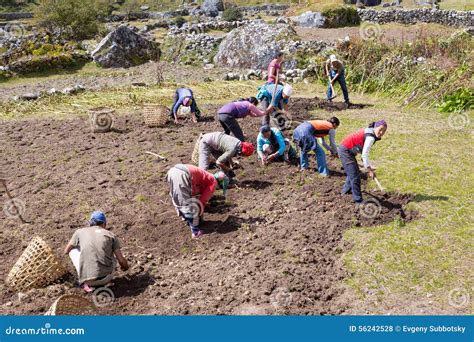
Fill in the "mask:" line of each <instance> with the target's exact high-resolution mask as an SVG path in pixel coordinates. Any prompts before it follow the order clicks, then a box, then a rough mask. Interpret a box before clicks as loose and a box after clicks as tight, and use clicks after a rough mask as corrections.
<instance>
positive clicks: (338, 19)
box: [321, 6, 360, 28]
mask: <svg viewBox="0 0 474 342" xmlns="http://www.w3.org/2000/svg"><path fill="white" fill-rule="evenodd" d="M321 14H322V15H323V16H324V17H325V18H326V22H325V26H326V27H328V28H333V27H344V26H356V25H359V24H360V17H359V14H358V13H357V10H356V9H355V8H353V7H347V6H343V7H336V8H330V9H327V10H325V11H323V12H322V13H321Z"/></svg>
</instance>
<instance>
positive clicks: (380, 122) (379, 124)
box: [374, 120, 387, 128]
mask: <svg viewBox="0 0 474 342" xmlns="http://www.w3.org/2000/svg"><path fill="white" fill-rule="evenodd" d="M379 126H385V127H387V123H386V122H385V120H380V121H376V122H375V124H374V128H375V127H379Z"/></svg>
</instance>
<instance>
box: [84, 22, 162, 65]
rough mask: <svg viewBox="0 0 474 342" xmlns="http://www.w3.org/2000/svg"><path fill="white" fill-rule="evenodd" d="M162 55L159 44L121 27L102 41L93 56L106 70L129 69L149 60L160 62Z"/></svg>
mask: <svg viewBox="0 0 474 342" xmlns="http://www.w3.org/2000/svg"><path fill="white" fill-rule="evenodd" d="M160 54H161V52H160V49H159V46H158V44H157V43H155V42H152V41H149V40H146V39H145V38H143V37H142V36H140V35H139V34H137V33H135V32H133V31H132V30H131V29H130V28H128V27H127V26H125V25H121V26H119V27H118V28H117V29H116V30H115V31H113V32H110V33H109V34H108V35H107V36H106V37H105V38H104V39H102V41H101V42H100V43H99V45H97V47H96V48H95V50H94V51H92V54H91V55H92V58H93V59H94V61H95V62H97V63H98V64H99V65H100V66H102V67H104V68H129V67H131V66H134V65H139V64H143V63H145V62H148V61H149V60H158V59H159V58H160Z"/></svg>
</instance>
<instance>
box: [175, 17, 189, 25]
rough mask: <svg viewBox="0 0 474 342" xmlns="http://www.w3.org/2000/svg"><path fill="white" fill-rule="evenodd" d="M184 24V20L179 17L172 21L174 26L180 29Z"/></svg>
mask: <svg viewBox="0 0 474 342" xmlns="http://www.w3.org/2000/svg"><path fill="white" fill-rule="evenodd" d="M185 23H186V19H184V18H183V17H181V16H179V17H176V19H175V20H174V24H175V25H176V26H178V27H182V26H183V25H184V24H185Z"/></svg>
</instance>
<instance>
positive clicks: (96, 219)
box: [89, 211, 107, 226]
mask: <svg viewBox="0 0 474 342" xmlns="http://www.w3.org/2000/svg"><path fill="white" fill-rule="evenodd" d="M106 223H107V219H106V218H105V214H104V213H103V212H102V211H94V212H93V213H92V215H91V218H90V220H89V224H90V225H91V226H97V225H99V224H106Z"/></svg>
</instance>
